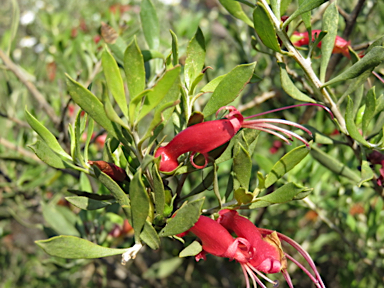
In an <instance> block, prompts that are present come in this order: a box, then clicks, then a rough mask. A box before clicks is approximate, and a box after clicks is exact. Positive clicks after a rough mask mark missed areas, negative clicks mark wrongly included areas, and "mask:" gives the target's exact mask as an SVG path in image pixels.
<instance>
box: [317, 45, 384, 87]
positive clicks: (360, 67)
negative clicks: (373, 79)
mask: <svg viewBox="0 0 384 288" xmlns="http://www.w3.org/2000/svg"><path fill="white" fill-rule="evenodd" d="M383 60H384V47H374V48H372V50H371V51H370V52H369V53H367V54H366V55H365V56H364V57H363V58H362V59H361V60H360V61H359V62H356V63H355V64H353V65H352V66H351V67H349V68H348V69H347V70H345V71H344V72H342V73H341V74H339V75H337V76H336V77H335V78H333V79H331V80H329V81H328V82H326V83H324V84H323V86H322V87H325V86H329V85H331V84H335V83H337V82H340V81H345V80H348V79H353V78H356V77H358V76H360V75H361V74H362V73H364V72H365V71H367V70H373V68H375V67H376V66H377V65H379V64H381V62H383Z"/></svg>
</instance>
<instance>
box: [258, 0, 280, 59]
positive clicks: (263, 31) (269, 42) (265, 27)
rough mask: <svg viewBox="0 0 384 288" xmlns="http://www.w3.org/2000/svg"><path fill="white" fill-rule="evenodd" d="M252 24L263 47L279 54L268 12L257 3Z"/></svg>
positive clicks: (278, 46)
mask: <svg viewBox="0 0 384 288" xmlns="http://www.w3.org/2000/svg"><path fill="white" fill-rule="evenodd" d="M253 23H254V26H255V30H256V33H257V35H259V37H260V39H261V41H262V42H263V43H264V45H265V46H267V47H268V48H270V49H272V50H273V51H276V52H281V48H280V45H279V42H278V40H277V35H276V31H275V27H274V25H273V22H272V20H271V18H270V15H269V14H268V11H267V10H266V8H265V7H264V5H262V4H261V3H258V5H256V7H255V10H253Z"/></svg>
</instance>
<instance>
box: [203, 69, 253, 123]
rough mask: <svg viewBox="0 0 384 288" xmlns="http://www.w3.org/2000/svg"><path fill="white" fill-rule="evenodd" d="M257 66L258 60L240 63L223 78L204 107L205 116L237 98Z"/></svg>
mask: <svg viewBox="0 0 384 288" xmlns="http://www.w3.org/2000/svg"><path fill="white" fill-rule="evenodd" d="M255 66H256V62H253V63H250V64H243V65H238V66H236V67H235V68H234V69H232V71H231V72H229V73H228V74H227V75H226V76H225V77H224V79H222V81H221V82H220V83H219V84H218V86H217V87H216V89H215V91H214V92H213V94H212V96H211V98H209V100H208V102H207V104H206V105H205V107H204V109H203V114H204V115H205V117H208V116H210V115H212V114H214V113H216V111H217V110H218V109H219V108H220V107H222V106H225V105H227V104H229V103H231V102H232V101H233V100H235V99H236V97H237V96H238V95H239V94H240V92H241V91H242V90H243V89H244V87H245V86H246V85H247V83H248V81H249V80H250V79H251V77H252V75H253V71H254V69H255Z"/></svg>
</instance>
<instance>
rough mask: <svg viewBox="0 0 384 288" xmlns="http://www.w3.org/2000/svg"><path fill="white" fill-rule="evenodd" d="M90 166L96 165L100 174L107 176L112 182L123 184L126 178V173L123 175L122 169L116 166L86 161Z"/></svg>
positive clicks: (103, 162)
mask: <svg viewBox="0 0 384 288" xmlns="http://www.w3.org/2000/svg"><path fill="white" fill-rule="evenodd" d="M88 163H89V164H90V165H96V166H97V168H99V169H100V170H101V172H103V173H105V174H107V175H108V176H109V177H111V178H112V179H113V180H115V181H118V182H123V181H124V180H125V179H126V178H127V173H125V171H124V169H122V168H120V167H119V166H116V165H115V164H113V163H108V162H105V161H88Z"/></svg>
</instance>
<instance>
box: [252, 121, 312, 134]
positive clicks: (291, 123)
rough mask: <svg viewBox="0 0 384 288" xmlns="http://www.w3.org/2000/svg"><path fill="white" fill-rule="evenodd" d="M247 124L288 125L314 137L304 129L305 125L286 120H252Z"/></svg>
mask: <svg viewBox="0 0 384 288" xmlns="http://www.w3.org/2000/svg"><path fill="white" fill-rule="evenodd" d="M245 123H247V124H258V123H279V124H284V125H288V126H293V127H296V128H299V129H301V130H303V131H305V132H307V133H308V134H309V135H311V136H312V132H311V131H310V130H308V129H307V128H306V127H304V126H303V125H300V124H297V123H295V122H292V121H288V120H285V119H273V118H271V119H268V118H263V119H256V120H250V121H247V122H245Z"/></svg>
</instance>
